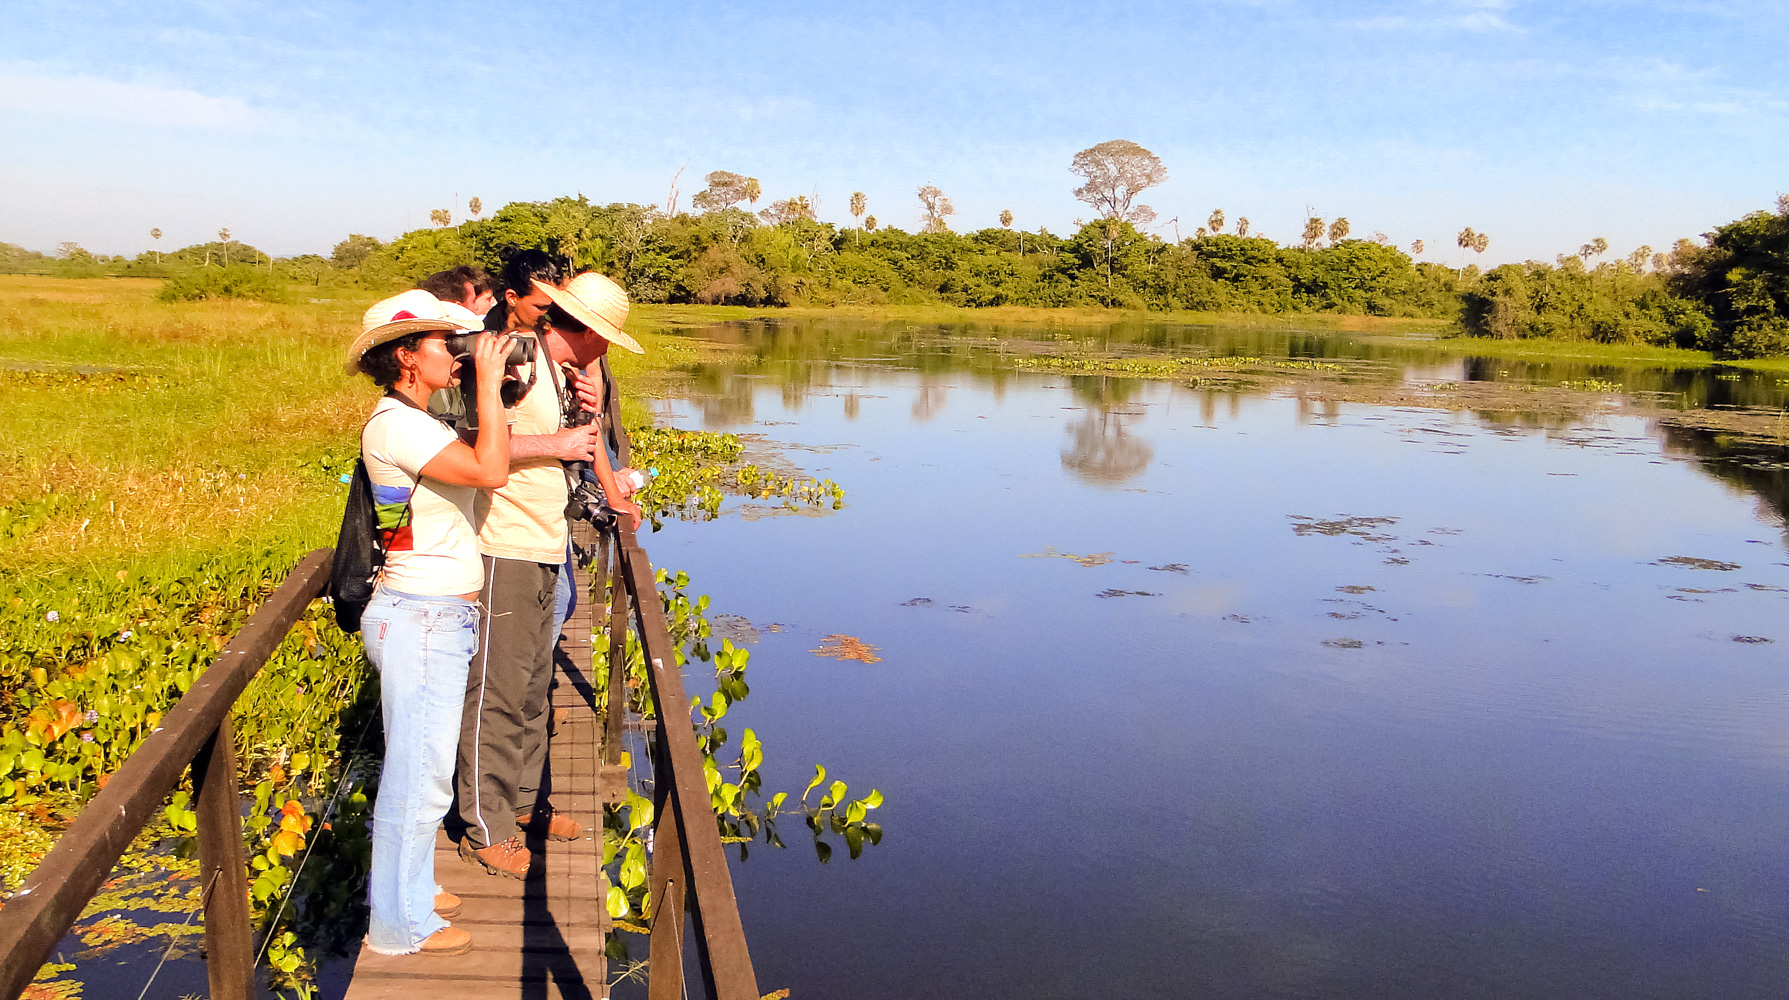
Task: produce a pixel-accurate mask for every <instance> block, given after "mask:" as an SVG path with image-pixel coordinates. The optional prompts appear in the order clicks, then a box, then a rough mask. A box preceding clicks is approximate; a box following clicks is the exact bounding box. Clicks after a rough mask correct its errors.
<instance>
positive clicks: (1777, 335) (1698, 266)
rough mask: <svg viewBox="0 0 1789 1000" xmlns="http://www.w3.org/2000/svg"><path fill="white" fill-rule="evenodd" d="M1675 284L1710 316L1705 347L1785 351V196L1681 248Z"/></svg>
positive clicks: (1788, 223) (1788, 325) (1748, 353)
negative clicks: (1703, 242) (1772, 207)
mask: <svg viewBox="0 0 1789 1000" xmlns="http://www.w3.org/2000/svg"><path fill="white" fill-rule="evenodd" d="M1683 257H1684V258H1685V260H1684V261H1683V266H1682V269H1681V273H1680V274H1679V276H1678V278H1677V281H1676V285H1677V287H1678V288H1679V289H1680V290H1681V291H1682V292H1683V293H1684V294H1686V295H1690V296H1693V297H1694V298H1695V299H1696V300H1697V301H1699V302H1701V303H1703V304H1704V305H1705V306H1706V307H1707V309H1708V311H1709V313H1710V314H1711V315H1712V316H1713V317H1714V324H1715V332H1714V334H1713V336H1711V337H1710V338H1709V346H1710V347H1711V348H1713V349H1714V350H1717V351H1720V352H1722V353H1728V354H1734V355H1737V356H1739V357H1763V356H1766V355H1772V354H1789V196H1784V197H1781V198H1778V199H1777V210H1776V211H1775V212H1753V213H1751V214H1749V215H1747V216H1746V217H1745V218H1743V219H1739V220H1737V221H1734V222H1730V223H1728V224H1727V225H1724V226H1722V227H1720V228H1719V229H1716V230H1715V231H1714V232H1712V233H1710V234H1708V246H1707V247H1706V248H1694V247H1689V248H1685V251H1684V253H1683Z"/></svg>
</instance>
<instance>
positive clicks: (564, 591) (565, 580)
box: [551, 545, 578, 642]
mask: <svg viewBox="0 0 1789 1000" xmlns="http://www.w3.org/2000/svg"><path fill="white" fill-rule="evenodd" d="M572 558H573V557H572V552H571V546H569V545H568V546H566V548H565V565H563V566H561V567H559V586H558V587H557V588H556V589H555V590H554V591H553V631H552V633H551V634H552V636H553V641H554V642H558V641H559V633H561V632H563V631H565V620H566V619H567V618H570V617H571V613H572V612H573V611H576V610H577V609H578V595H577V594H576V593H575V592H574V587H573V584H572V579H571V577H572V570H574V569H576V568H577V567H576V566H574V565H573V563H572Z"/></svg>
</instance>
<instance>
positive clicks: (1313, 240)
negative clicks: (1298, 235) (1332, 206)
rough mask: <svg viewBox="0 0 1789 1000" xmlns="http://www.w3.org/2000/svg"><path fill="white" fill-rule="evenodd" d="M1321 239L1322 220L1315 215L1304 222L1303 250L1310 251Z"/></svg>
mask: <svg viewBox="0 0 1789 1000" xmlns="http://www.w3.org/2000/svg"><path fill="white" fill-rule="evenodd" d="M1322 238H1323V220H1322V219H1319V218H1318V217H1316V216H1315V215H1313V216H1311V217H1310V218H1308V219H1306V220H1304V248H1305V249H1306V250H1309V249H1311V248H1312V247H1314V246H1316V245H1317V241H1318V240H1320V239H1322Z"/></svg>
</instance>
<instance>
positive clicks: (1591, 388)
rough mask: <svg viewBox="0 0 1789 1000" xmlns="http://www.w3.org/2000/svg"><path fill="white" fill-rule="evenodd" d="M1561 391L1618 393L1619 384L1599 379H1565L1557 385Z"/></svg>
mask: <svg viewBox="0 0 1789 1000" xmlns="http://www.w3.org/2000/svg"><path fill="white" fill-rule="evenodd" d="M1559 387H1560V388H1561V389H1576V390H1578V391H1580V392H1620V391H1621V390H1622V386H1621V383H1620V382H1611V381H1609V380H1608V379H1601V378H1580V379H1566V380H1565V381H1564V382H1561V383H1559Z"/></svg>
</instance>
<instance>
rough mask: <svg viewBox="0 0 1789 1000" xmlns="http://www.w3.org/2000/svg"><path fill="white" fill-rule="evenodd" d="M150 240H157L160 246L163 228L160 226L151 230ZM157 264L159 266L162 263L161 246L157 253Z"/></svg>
mask: <svg viewBox="0 0 1789 1000" xmlns="http://www.w3.org/2000/svg"><path fill="white" fill-rule="evenodd" d="M149 238H150V239H152V240H155V241H156V243H157V244H160V242H161V238H162V228H161V227H160V226H156V227H155V228H154V229H151V230H149ZM155 262H156V263H157V264H160V263H161V262H162V252H161V250H160V248H159V246H158V248H157V249H156V251H155Z"/></svg>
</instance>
